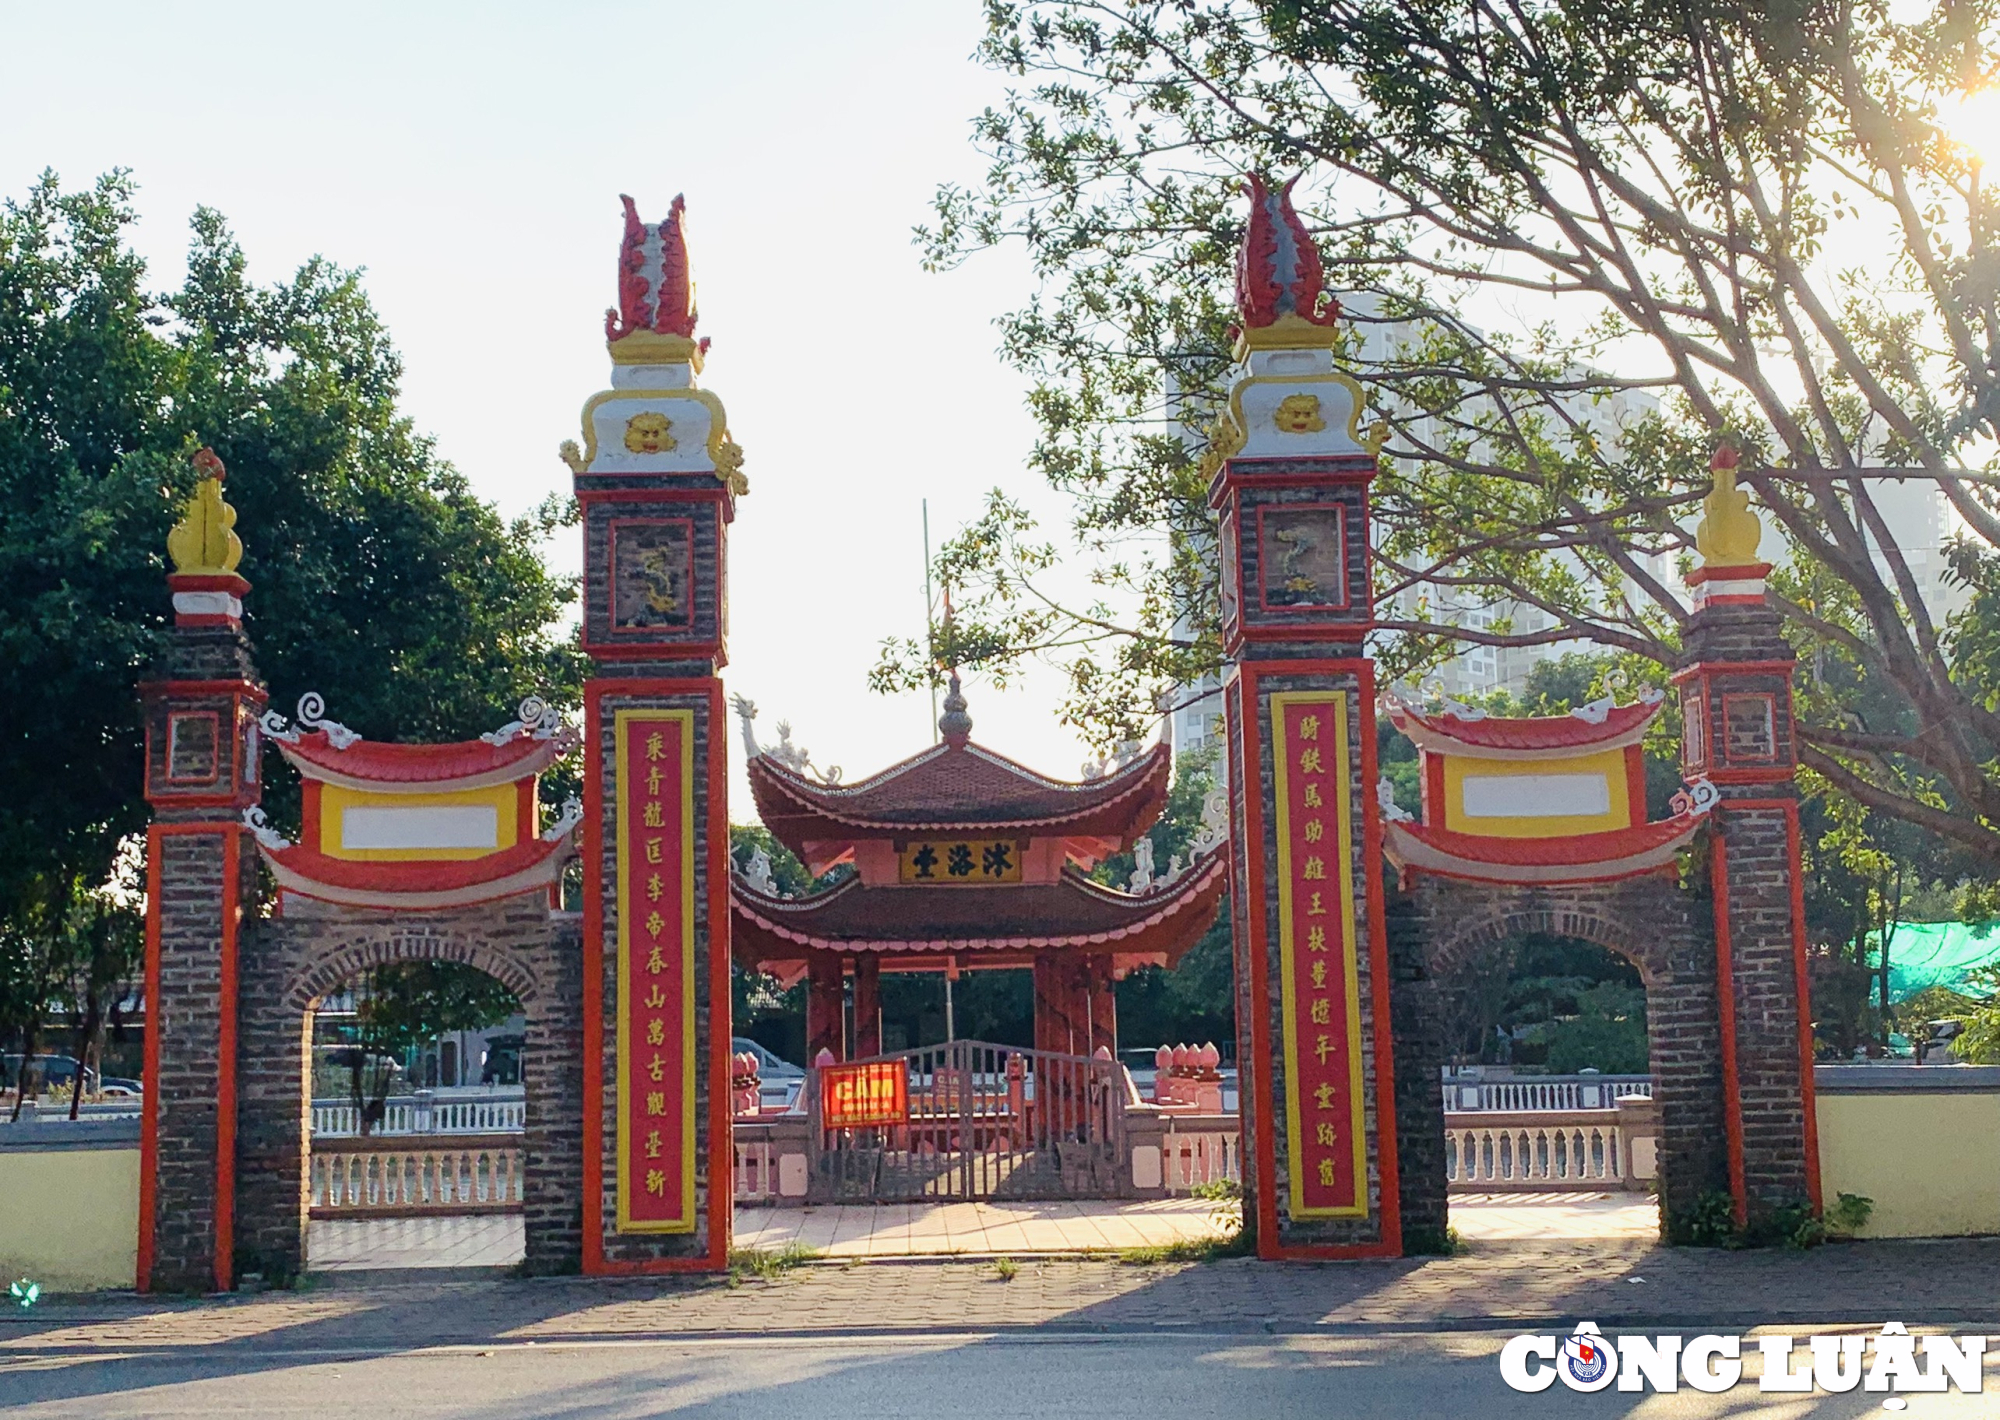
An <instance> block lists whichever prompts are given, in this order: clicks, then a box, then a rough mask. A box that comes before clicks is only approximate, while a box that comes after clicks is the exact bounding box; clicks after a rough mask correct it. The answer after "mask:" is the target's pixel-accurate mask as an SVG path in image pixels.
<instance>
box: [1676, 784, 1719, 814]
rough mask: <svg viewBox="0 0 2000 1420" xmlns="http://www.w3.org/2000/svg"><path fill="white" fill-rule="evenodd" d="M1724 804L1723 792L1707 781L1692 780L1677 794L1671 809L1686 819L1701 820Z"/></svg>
mask: <svg viewBox="0 0 2000 1420" xmlns="http://www.w3.org/2000/svg"><path fill="white" fill-rule="evenodd" d="M1721 802H1722V791H1721V790H1720V789H1718V788H1716V787H1715V785H1713V784H1711V783H1710V782H1709V781H1708V780H1707V779H1705V778H1704V779H1690V780H1688V781H1687V787H1686V788H1685V789H1682V790H1681V791H1680V792H1679V793H1677V794H1675V795H1674V797H1673V799H1672V801H1671V803H1670V807H1671V808H1672V809H1673V811H1674V812H1675V813H1676V814H1679V815H1681V816H1682V817H1684V818H1699V817H1701V816H1702V815H1703V814H1706V813H1707V812H1708V811H1709V810H1710V809H1712V808H1714V807H1715V806H1716V805H1717V804H1719V803H1721Z"/></svg>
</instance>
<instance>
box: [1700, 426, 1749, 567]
mask: <svg viewBox="0 0 2000 1420" xmlns="http://www.w3.org/2000/svg"><path fill="white" fill-rule="evenodd" d="M1740 458H1741V455H1739V454H1738V453H1737V452H1736V449H1735V447H1734V446H1733V445H1730V444H1724V445H1722V446H1721V447H1720V448H1718V449H1717V450H1716V451H1715V454H1714V456H1713V457H1711V458H1710V459H1709V461H1708V467H1709V471H1710V472H1711V473H1712V474H1714V476H1715V486H1714V487H1713V488H1711V489H1710V490H1709V494H1708V496H1707V497H1706V498H1704V499H1702V500H1701V507H1702V519H1701V522H1700V523H1698V524H1697V525H1696V526H1695V530H1694V546H1695V551H1696V552H1697V553H1699V554H1700V555H1701V565H1702V566H1703V567H1749V566H1753V565H1756V563H1757V544H1758V542H1759V541H1761V540H1762V538H1763V535H1764V525H1763V524H1762V523H1761V522H1760V521H1759V520H1758V518H1757V515H1756V514H1755V513H1753V512H1751V511H1750V494H1749V492H1748V491H1747V490H1745V489H1741V488H1738V487H1737V486H1736V465H1737V463H1738V462H1739V460H1740Z"/></svg>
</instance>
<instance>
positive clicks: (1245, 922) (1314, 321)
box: [1203, 178, 1402, 1258]
mask: <svg viewBox="0 0 2000 1420" xmlns="http://www.w3.org/2000/svg"><path fill="white" fill-rule="evenodd" d="M1250 188H1251V191H1250V209H1251V210H1250V218H1249V223H1248V225H1247V227H1246V230H1245V237H1244V246H1243V252H1242V259H1241V261H1240V262H1239V263H1238V278H1237V316H1238V322H1239V327H1240V330H1241V335H1240V337H1239V339H1238V341H1237V346H1236V356H1237V359H1238V360H1239V361H1240V362H1241V363H1240V365H1239V368H1238V376H1237V378H1236V380H1235V382H1234V385H1233V387H1232V389H1231V391H1230V395H1229V401H1228V404H1227V406H1226V407H1225V409H1224V410H1223V412H1222V417H1221V418H1220V419H1219V420H1218V422H1217V425H1216V432H1215V435H1214V439H1213V442H1212V444H1211V446H1210V449H1209V452H1208V455H1207V457H1206V458H1205V459H1204V463H1203V466H1204V469H1205V470H1206V471H1208V472H1209V473H1210V475H1211V481H1210V484H1209V505H1210V507H1212V508H1213V509H1214V510H1215V512H1216V516H1217V521H1218V551H1219V554H1220V555H1219V559H1218V560H1219V563H1220V572H1221V588H1220V591H1221V598H1220V599H1221V611H1222V640H1223V651H1224V654H1225V655H1227V656H1228V657H1229V658H1230V659H1231V660H1232V661H1233V662H1234V665H1233V667H1232V668H1231V669H1230V670H1229V672H1228V674H1227V678H1226V680H1225V683H1224V705H1225V709H1226V712H1227V720H1228V738H1229V766H1230V773H1229V794H1230V836H1231V869H1232V875H1231V880H1230V895H1229V897H1230V912H1231V914H1232V915H1233V919H1234V920H1233V926H1234V931H1235V951H1236V979H1237V982H1238V990H1239V993H1240V996H1239V1000H1240V1005H1241V1009H1240V1010H1239V1013H1238V1022H1239V1024H1238V1029H1239V1031H1240V1033H1241V1034H1242V1036H1243V1037H1244V1040H1243V1046H1244V1047H1246V1048H1244V1049H1242V1050H1240V1051H1239V1055H1238V1062H1237V1063H1238V1070H1239V1077H1238V1080H1239V1092H1240V1098H1241V1100H1242V1103H1243V1132H1244V1153H1243V1157H1244V1171H1243V1173H1244V1191H1245V1201H1244V1216H1245V1220H1246V1224H1247V1225H1248V1226H1250V1227H1251V1228H1253V1229H1254V1231H1255V1234H1256V1240H1257V1250H1258V1254H1259V1255H1260V1256H1262V1257H1267V1258H1276V1257H1343V1256H1361V1255H1381V1254H1395V1253H1400V1252H1401V1250H1402V1232H1401V1218H1400V1211H1399V1204H1398V1194H1397V1187H1398V1179H1397V1169H1396V1158H1397V1152H1396V1129H1395V1127H1394V1119H1395V1094H1394V1069H1393V1065H1392V1062H1391V1059H1390V1049H1389V981H1388V969H1387V945H1386V941H1385V938H1384V935H1383V922H1382V882H1381V877H1380V863H1381V850H1380V824H1379V822H1378V817H1377V814H1378V809H1377V804H1376V799H1375V789H1374V784H1375V685H1374V667H1373V663H1372V662H1371V661H1369V660H1368V659H1367V657H1366V654H1365V652H1364V650H1363V641H1364V639H1365V637H1366V636H1367V633H1368V629H1369V626H1370V624H1371V621H1372V618H1373V611H1372V604H1371V591H1370V582H1369V565H1368V563H1369V544H1368V489H1369V483H1370V481H1371V480H1372V479H1373V478H1374V476H1375V466H1376V447H1377V445H1378V443H1379V439H1380V435H1379V432H1370V433H1368V434H1363V432H1362V429H1361V421H1362V420H1363V419H1364V418H1366V417H1367V413H1366V409H1365V406H1364V402H1363V399H1362V394H1361V390H1360V387H1359V386H1358V385H1356V384H1355V383H1354V382H1353V380H1351V379H1350V378H1349V377H1347V376H1346V375H1344V374H1342V373H1341V372H1340V371H1339V370H1337V369H1336V368H1335V366H1334V362H1333V355H1332V346H1333V344H1334V341H1335V336H1334V332H1333V330H1332V324H1333V321H1334V318H1335V317H1336V316H1337V314H1338V309H1337V307H1336V306H1335V305H1333V304H1332V303H1331V302H1328V301H1323V300H1322V294H1323V293H1322V291H1321V281H1320V267H1319V259H1318V254H1317V250H1316V248H1315V247H1314V246H1313V239H1312V236H1311V235H1310V233H1308V232H1307V231H1306V229H1305V227H1304V225H1303V224H1302V223H1301V222H1300V221H1299V219H1298V217H1297V215H1296V214H1295V213H1294V212H1293V211H1292V207H1291V201H1290V198H1289V197H1288V196H1287V191H1288V189H1279V190H1277V191H1272V190H1269V189H1268V188H1266V187H1265V186H1264V184H1263V183H1262V182H1261V181H1260V180H1258V179H1256V178H1252V179H1251V184H1250ZM1322 307H1324V308H1322Z"/></svg>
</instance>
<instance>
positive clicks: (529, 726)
mask: <svg viewBox="0 0 2000 1420" xmlns="http://www.w3.org/2000/svg"><path fill="white" fill-rule="evenodd" d="M514 713H515V714H516V715H517V716H518V717H519V718H517V719H513V720H509V721H508V722H507V723H506V724H504V725H502V726H501V727H500V728H499V729H497V730H489V731H487V732H486V733H485V734H483V735H481V736H480V737H479V738H480V739H482V740H484V741H486V743H487V744H490V745H504V744H511V743H513V742H514V741H515V740H517V739H519V738H520V737H521V736H522V735H527V736H529V737H531V738H533V739H538V740H553V739H557V738H560V737H562V736H563V735H565V734H566V733H567V732H568V728H569V727H568V726H566V725H564V724H563V720H562V716H561V715H560V714H559V713H558V712H557V711H556V708H555V707H554V706H553V705H550V704H549V703H548V702H547V701H546V700H544V699H542V697H541V696H539V695H530V696H528V697H527V698H526V699H524V700H523V701H522V702H521V704H520V705H519V707H518V708H517V709H516V710H515V712H514Z"/></svg>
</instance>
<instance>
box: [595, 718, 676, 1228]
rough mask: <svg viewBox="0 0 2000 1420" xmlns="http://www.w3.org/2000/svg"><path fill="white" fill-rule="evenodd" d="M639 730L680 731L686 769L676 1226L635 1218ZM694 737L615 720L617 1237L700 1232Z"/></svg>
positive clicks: (650, 721) (660, 721)
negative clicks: (634, 800)
mask: <svg viewBox="0 0 2000 1420" xmlns="http://www.w3.org/2000/svg"><path fill="white" fill-rule="evenodd" d="M641 725H676V726H678V727H679V728H680V755H679V759H680V763H679V764H678V766H676V769H677V773H678V777H679V782H680V793H679V795H678V798H679V800H680V820H681V822H680V839H681V853H680V859H681V860H680V862H679V863H678V864H676V865H675V867H676V870H677V872H678V877H679V880H678V882H677V883H676V885H675V886H676V888H677V892H676V894H675V895H676V896H677V897H678V899H679V904H680V913H681V933H680V945H681V952H680V956H681V961H680V997H681V1012H680V1014H681V1021H680V1028H681V1047H680V1055H681V1068H680V1096H681V1097H680V1116H681V1120H680V1130H679V1133H680V1140H679V1147H680V1178H681V1188H680V1214H679V1216H678V1217H674V1218H661V1219H639V1218H635V1217H634V1216H633V1214H632V1173H631V1169H632V1138H631V1129H630V1124H631V1117H632V1041H631V1039H630V1034H631V1026H632V915H633V914H632V912H631V910H630V904H631V901H632V897H633V888H632V884H633V881H634V879H635V877H636V876H637V875H636V873H635V871H634V868H633V853H634V851H635V850H634V848H633V844H632V842H631V829H632V820H631V815H630V814H629V813H628V812H627V808H628V805H629V804H630V802H631V789H632V763H631V757H632V745H631V735H632V733H633V732H634V730H635V728H636V727H637V726H641ZM694 732H695V715H694V711H692V710H655V709H636V710H617V711H614V712H613V713H612V723H611V743H612V747H613V753H614V756H615V769H614V775H615V778H614V783H615V784H616V786H617V798H616V803H617V811H618V875H617V882H618V897H617V902H618V1037H617V1057H618V1066H617V1070H618V1095H617V1099H618V1141H617V1147H618V1180H617V1185H618V1223H617V1226H618V1231H619V1232H621V1233H691V1232H693V1231H694V1230H695V1188H694V1176H695V1119H694V1116H695V1093H694V1061H695V1039H694V1035H695V1013H694V996H695V978H694V942H695V936H694V892H695V888H694Z"/></svg>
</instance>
